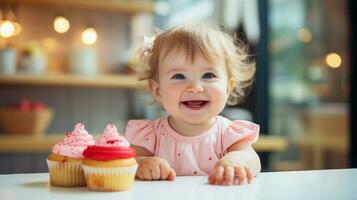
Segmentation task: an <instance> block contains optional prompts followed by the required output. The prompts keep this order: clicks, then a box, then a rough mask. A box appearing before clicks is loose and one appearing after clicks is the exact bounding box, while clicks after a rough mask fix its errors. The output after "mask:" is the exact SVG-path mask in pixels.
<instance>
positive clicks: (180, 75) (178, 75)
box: [171, 74, 185, 80]
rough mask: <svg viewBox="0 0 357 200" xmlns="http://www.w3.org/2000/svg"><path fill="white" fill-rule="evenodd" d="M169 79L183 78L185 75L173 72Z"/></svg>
mask: <svg viewBox="0 0 357 200" xmlns="http://www.w3.org/2000/svg"><path fill="white" fill-rule="evenodd" d="M171 79H177V80H183V79H185V76H184V75H183V74H175V75H173V76H172V78H171Z"/></svg>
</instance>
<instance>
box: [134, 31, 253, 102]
mask: <svg viewBox="0 0 357 200" xmlns="http://www.w3.org/2000/svg"><path fill="white" fill-rule="evenodd" d="M175 49H183V50H184V51H185V52H186V54H187V58H188V59H189V60H190V61H191V62H193V61H194V60H195V58H196V56H197V55H201V56H203V58H204V59H206V60H207V61H208V62H213V61H214V60H215V58H217V57H223V58H224V61H225V65H226V67H227V71H228V75H229V78H233V79H234V82H235V84H234V87H233V89H232V91H231V92H230V96H229V98H228V101H227V103H228V104H229V105H234V104H237V103H238V102H239V101H240V100H241V98H242V97H244V95H245V94H246V91H245V89H247V88H248V87H249V86H250V85H251V84H252V82H253V77H254V74H255V63H254V62H253V61H251V59H249V55H248V53H247V47H246V45H244V44H243V42H242V41H240V40H239V39H238V38H237V37H236V35H234V34H232V33H229V32H228V31H227V30H222V29H220V28H216V27H212V26H208V25H205V24H186V25H179V26H175V27H173V28H171V29H169V30H167V31H164V32H162V33H160V34H158V35H157V36H156V38H155V39H154V40H153V43H151V44H143V45H142V46H141V47H140V48H139V50H138V54H139V57H140V61H141V66H142V69H141V70H139V72H141V74H140V79H141V80H150V79H155V80H156V79H157V78H158V77H157V76H158V75H157V74H158V66H159V65H160V60H161V59H162V58H163V57H165V56H166V55H167V54H168V53H169V52H170V51H171V50H175Z"/></svg>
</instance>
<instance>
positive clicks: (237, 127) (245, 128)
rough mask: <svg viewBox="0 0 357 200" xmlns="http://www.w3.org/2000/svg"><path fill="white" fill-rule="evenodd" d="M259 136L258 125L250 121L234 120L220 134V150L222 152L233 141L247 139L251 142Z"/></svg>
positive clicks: (224, 151)
mask: <svg viewBox="0 0 357 200" xmlns="http://www.w3.org/2000/svg"><path fill="white" fill-rule="evenodd" d="M258 137H259V125H258V124H255V123H253V122H250V121H245V120H235V121H233V122H232V123H231V124H230V125H229V126H228V128H227V129H226V131H225V132H224V133H223V134H222V150H223V153H226V152H227V149H228V148H229V147H230V146H231V145H232V144H234V143H236V142H238V141H240V140H248V141H249V143H250V144H253V143H254V142H256V141H257V140H258Z"/></svg>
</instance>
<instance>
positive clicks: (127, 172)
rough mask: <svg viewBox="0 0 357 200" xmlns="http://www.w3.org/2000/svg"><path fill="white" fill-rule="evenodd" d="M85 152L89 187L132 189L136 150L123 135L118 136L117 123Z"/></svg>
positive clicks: (108, 189) (102, 189)
mask: <svg viewBox="0 0 357 200" xmlns="http://www.w3.org/2000/svg"><path fill="white" fill-rule="evenodd" d="M83 155H84V157H85V159H84V161H83V170H84V173H85V176H86V181H87V187H88V188H89V189H91V190H96V191H122V190H129V189H131V187H132V185H133V181H134V178H135V173H136V169H137V167H138V164H137V162H136V160H135V158H134V157H135V151H134V149H132V148H130V147H129V142H128V141H127V140H126V139H125V138H124V137H122V136H119V134H118V132H117V129H116V127H115V126H114V125H112V124H108V125H107V126H106V128H105V130H104V132H103V134H102V135H101V136H100V138H99V139H98V140H97V141H96V142H95V145H93V146H88V148H87V149H86V150H85V151H84V152H83Z"/></svg>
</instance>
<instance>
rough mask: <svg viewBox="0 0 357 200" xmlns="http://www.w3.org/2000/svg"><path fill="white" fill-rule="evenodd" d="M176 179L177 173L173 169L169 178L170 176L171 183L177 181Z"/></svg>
mask: <svg viewBox="0 0 357 200" xmlns="http://www.w3.org/2000/svg"><path fill="white" fill-rule="evenodd" d="M175 178H176V172H175V170H173V169H171V170H170V174H169V176H168V178H167V179H168V180H169V181H173V180H175Z"/></svg>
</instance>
